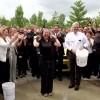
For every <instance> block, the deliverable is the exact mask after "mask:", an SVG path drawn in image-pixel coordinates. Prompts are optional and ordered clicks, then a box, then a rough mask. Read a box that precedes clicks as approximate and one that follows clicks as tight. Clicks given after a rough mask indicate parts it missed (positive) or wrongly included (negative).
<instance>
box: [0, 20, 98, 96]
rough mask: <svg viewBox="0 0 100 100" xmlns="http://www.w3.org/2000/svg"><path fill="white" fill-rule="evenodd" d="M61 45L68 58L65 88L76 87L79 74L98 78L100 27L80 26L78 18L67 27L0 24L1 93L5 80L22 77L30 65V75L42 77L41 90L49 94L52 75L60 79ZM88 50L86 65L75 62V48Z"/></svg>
mask: <svg viewBox="0 0 100 100" xmlns="http://www.w3.org/2000/svg"><path fill="white" fill-rule="evenodd" d="M64 48H66V49H67V56H68V59H69V62H70V84H69V86H68V88H73V87H75V90H79V87H80V82H81V76H83V78H87V79H90V78H91V76H92V75H94V76H96V77H97V78H100V67H99V66H100V61H99V58H100V28H98V29H93V28H92V27H90V26H88V27H84V28H82V27H80V25H79V23H78V22H75V23H73V24H72V27H71V28H70V29H66V28H65V29H63V30H61V28H60V27H59V25H58V24H56V25H54V27H52V28H38V27H37V26H36V25H32V26H31V27H30V28H26V27H25V28H18V29H16V28H12V27H8V26H4V25H3V26H1V27H0V94H3V90H2V84H3V83H4V82H9V81H11V82H15V83H17V81H16V79H17V78H23V77H25V76H26V75H27V70H28V69H30V70H31V73H32V77H36V78H38V79H39V78H41V91H40V92H41V94H42V95H43V96H48V95H52V91H53V79H54V78H55V77H57V78H58V80H59V81H62V74H63V73H62V68H63V67H62V66H63V56H64ZM84 48H85V49H87V50H88V51H89V56H88V63H87V66H85V67H84V68H81V67H80V66H77V64H76V50H78V49H80V50H81V49H84Z"/></svg>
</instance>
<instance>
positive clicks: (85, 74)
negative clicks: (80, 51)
mask: <svg viewBox="0 0 100 100" xmlns="http://www.w3.org/2000/svg"><path fill="white" fill-rule="evenodd" d="M93 63H94V61H93V53H91V54H89V56H88V62H87V66H85V67H84V68H83V78H90V77H91V75H92V69H93V65H94V64H93Z"/></svg>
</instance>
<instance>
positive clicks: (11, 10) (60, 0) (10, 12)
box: [0, 0, 100, 20]
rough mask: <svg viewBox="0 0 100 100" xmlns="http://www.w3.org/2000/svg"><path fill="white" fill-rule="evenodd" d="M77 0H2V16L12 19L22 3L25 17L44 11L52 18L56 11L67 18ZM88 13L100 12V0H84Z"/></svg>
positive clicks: (94, 14) (0, 15) (90, 15)
mask: <svg viewBox="0 0 100 100" xmlns="http://www.w3.org/2000/svg"><path fill="white" fill-rule="evenodd" d="M75 1H76V0H0V17H2V16H5V17H6V18H7V19H10V18H12V17H14V16H15V10H16V7H17V6H19V5H21V6H22V7H23V11H24V17H26V18H28V19H29V18H30V17H31V16H32V14H33V13H36V14H37V13H38V11H42V12H43V13H44V18H46V19H47V20H48V19H50V18H51V17H52V15H53V13H54V12H55V11H57V13H58V14H65V15H66V18H67V19H68V16H69V15H70V11H72V9H71V8H70V7H71V6H72V5H74V2H75ZM82 1H83V2H84V5H85V8H86V9H87V11H88V13H87V14H86V16H87V17H92V18H93V17H95V16H97V15H98V12H100V3H98V2H99V0H82Z"/></svg>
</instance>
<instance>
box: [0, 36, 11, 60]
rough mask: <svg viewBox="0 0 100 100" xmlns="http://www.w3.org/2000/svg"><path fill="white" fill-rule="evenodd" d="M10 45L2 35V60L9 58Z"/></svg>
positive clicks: (0, 56) (0, 48)
mask: <svg viewBox="0 0 100 100" xmlns="http://www.w3.org/2000/svg"><path fill="white" fill-rule="evenodd" d="M9 46H10V43H9V42H7V41H4V39H3V38H2V37H0V61H2V62H6V59H7V50H8V48H9Z"/></svg>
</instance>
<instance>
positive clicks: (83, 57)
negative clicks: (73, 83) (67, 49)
mask: <svg viewBox="0 0 100 100" xmlns="http://www.w3.org/2000/svg"><path fill="white" fill-rule="evenodd" d="M88 54H89V53H88V50H86V49H82V50H77V51H76V63H77V65H78V66H79V67H85V66H86V65H87V61H88Z"/></svg>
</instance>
